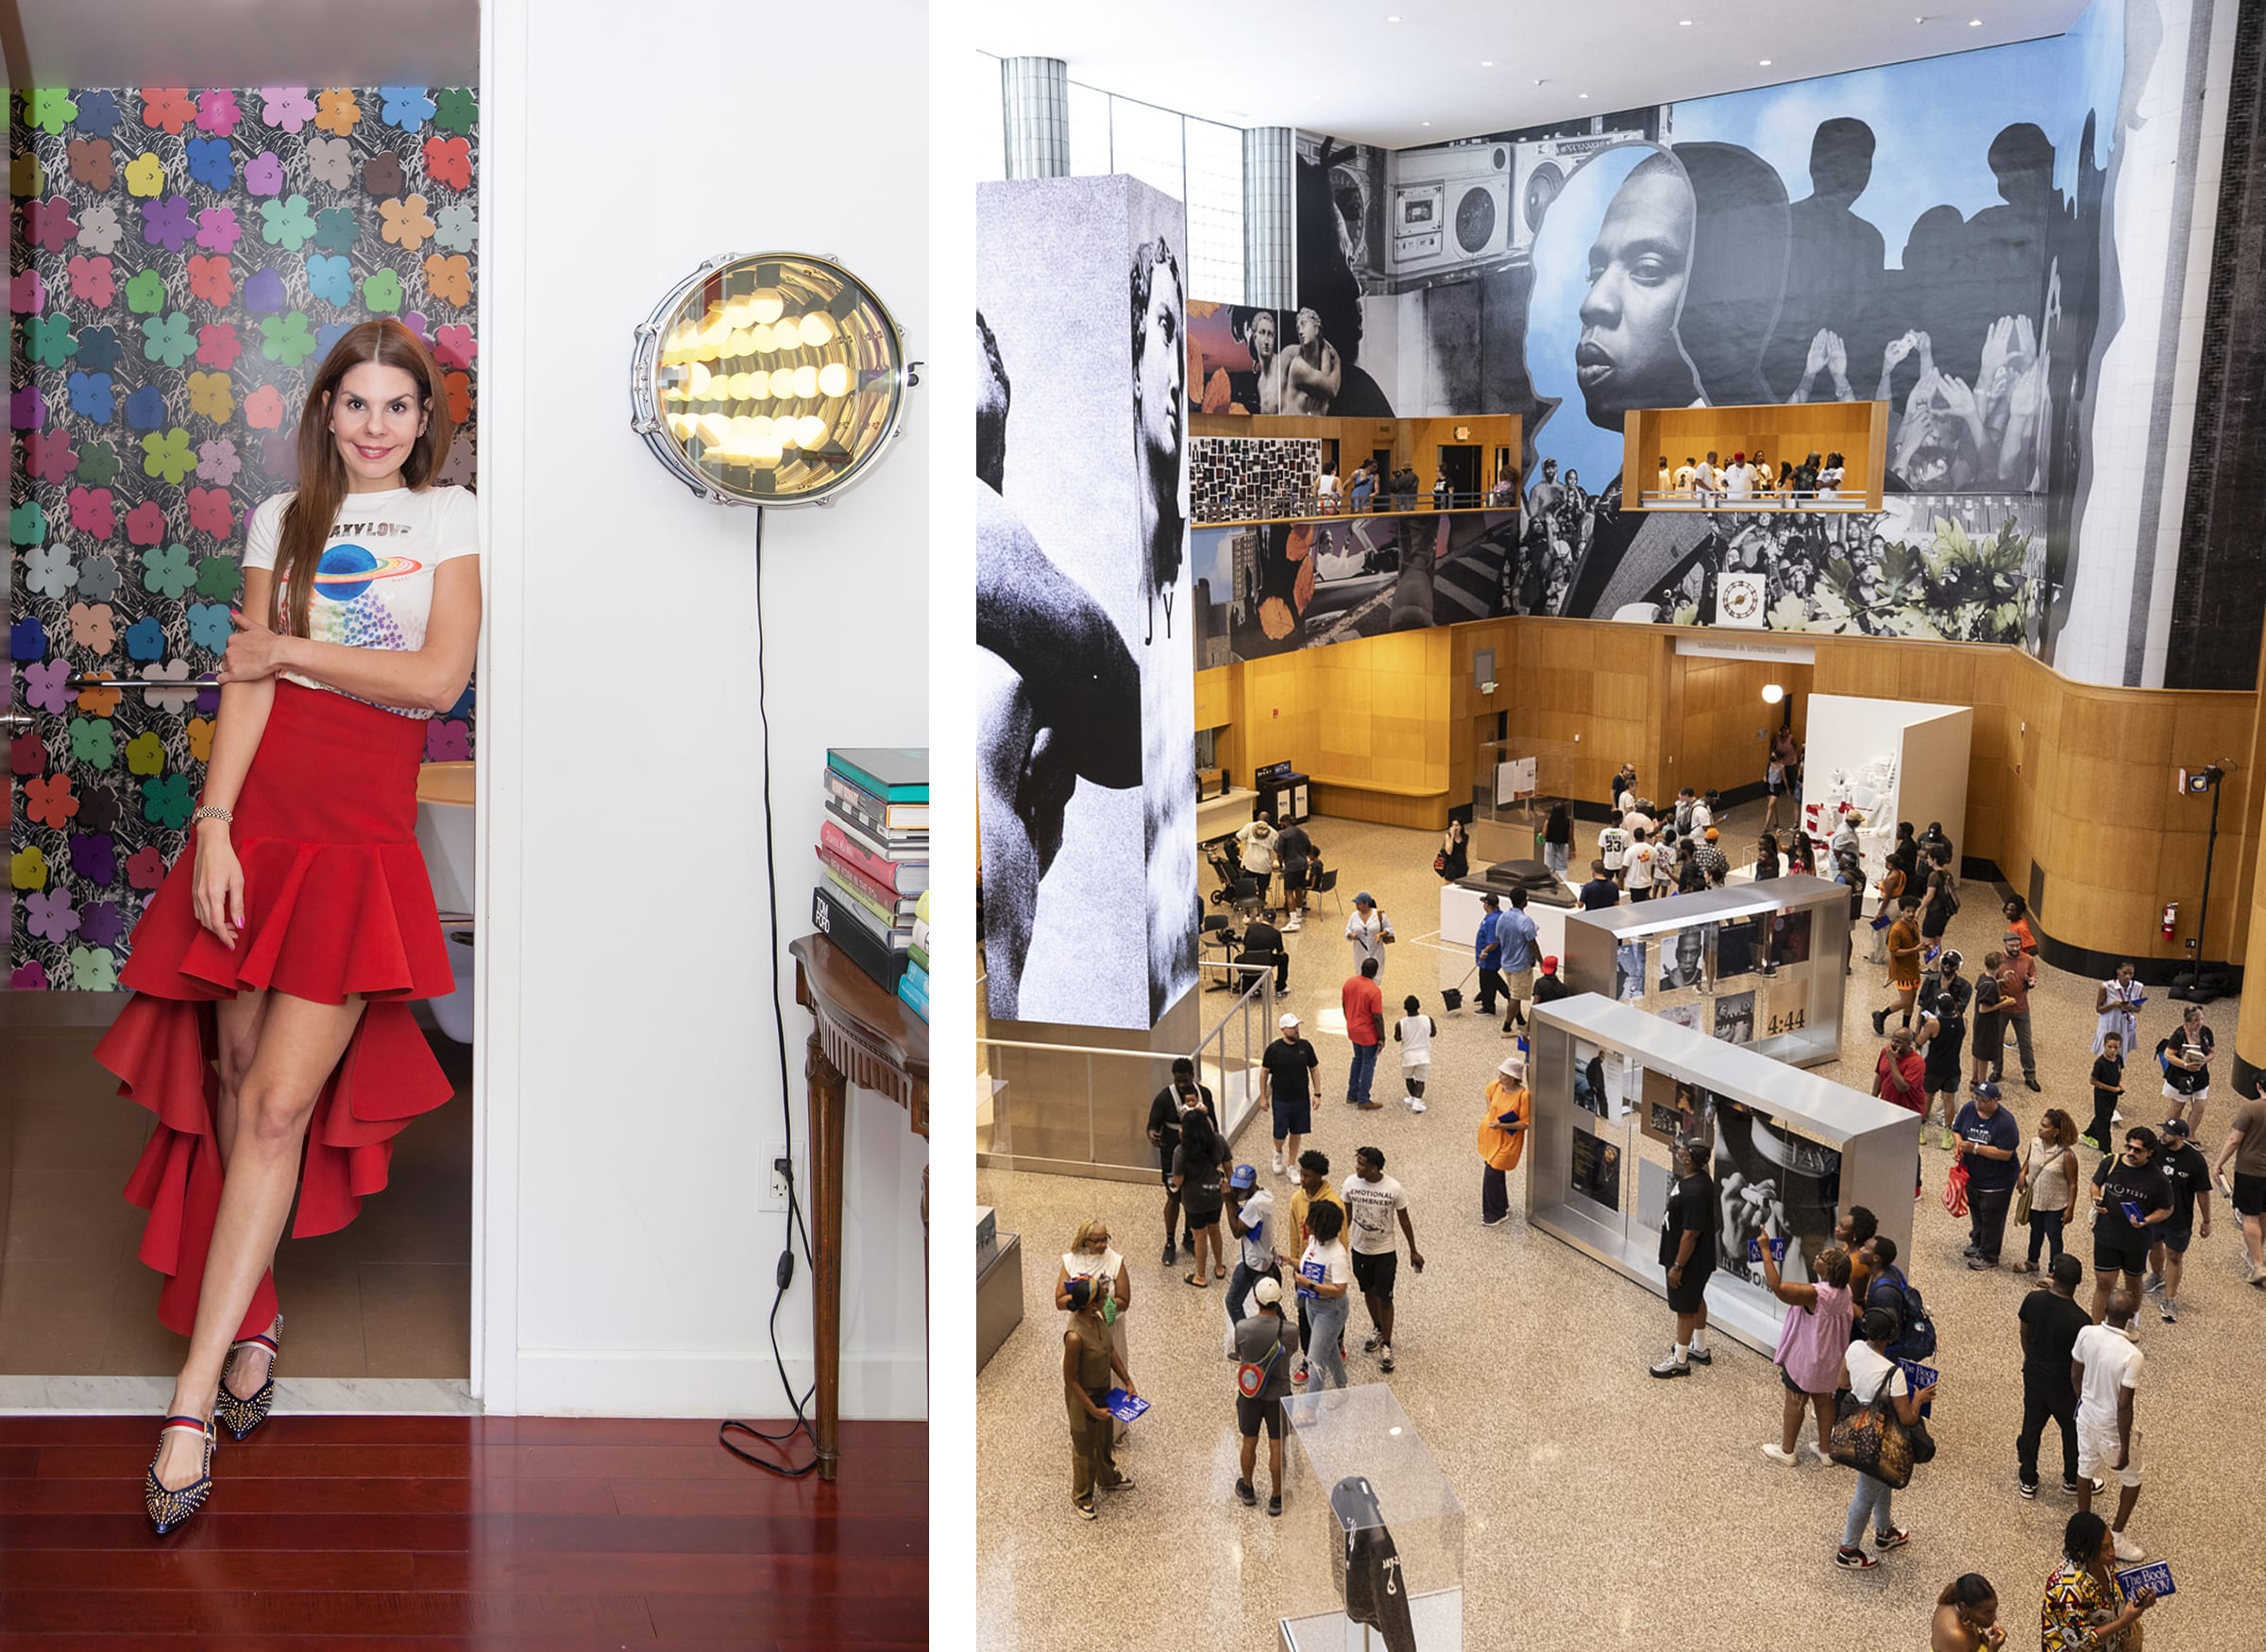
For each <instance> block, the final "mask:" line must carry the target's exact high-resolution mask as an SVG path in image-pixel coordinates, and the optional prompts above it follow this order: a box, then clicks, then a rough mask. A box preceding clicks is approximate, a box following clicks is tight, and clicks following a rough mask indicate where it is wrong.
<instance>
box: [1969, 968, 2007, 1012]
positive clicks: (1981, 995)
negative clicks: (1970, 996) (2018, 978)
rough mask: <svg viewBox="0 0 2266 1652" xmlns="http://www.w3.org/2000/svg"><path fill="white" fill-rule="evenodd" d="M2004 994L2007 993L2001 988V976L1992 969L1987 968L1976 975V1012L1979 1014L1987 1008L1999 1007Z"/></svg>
mask: <svg viewBox="0 0 2266 1652" xmlns="http://www.w3.org/2000/svg"><path fill="white" fill-rule="evenodd" d="M2004 996H2005V994H2004V993H2003V992H2001V991H2000V990H1999V978H1998V976H1997V975H1996V974H1994V973H1993V972H1992V971H1990V970H1988V969H1986V970H1984V971H1983V973H1982V974H1980V975H1978V976H1976V977H1975V1013H1976V1014H1977V1015H1980V1014H1982V1013H1983V1012H1984V1011H1985V1010H1987V1009H1996V1008H1998V1007H1999V1000H2000V999H2002V998H2004Z"/></svg>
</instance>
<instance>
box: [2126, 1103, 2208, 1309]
mask: <svg viewBox="0 0 2266 1652" xmlns="http://www.w3.org/2000/svg"><path fill="white" fill-rule="evenodd" d="M2163 1137H2164V1151H2163V1153H2162V1154H2161V1155H2159V1158H2160V1162H2161V1165H2162V1170H2163V1177H2164V1198H2165V1202H2166V1203H2167V1204H2169V1205H2171V1206H2172V1215H2171V1217H2170V1218H2169V1219H2168V1220H2167V1221H2166V1222H2164V1225H2163V1226H2162V1227H2161V1228H2159V1229H2158V1230H2157V1231H2156V1243H2155V1245H2154V1246H2153V1247H2152V1248H2151V1249H2150V1250H2149V1252H2148V1277H2147V1278H2146V1279H2145V1280H2143V1281H2141V1287H2142V1289H2143V1290H2154V1291H2157V1292H2160V1293H2161V1299H2160V1300H2159V1301H2158V1303H2157V1305H2156V1306H2158V1308H2160V1309H2161V1310H2162V1313H2163V1316H2164V1323H2166V1324H2167V1325H2173V1324H2177V1323H2179V1273H2180V1269H2181V1267H2182V1266H2183V1265H2184V1263H2185V1262H2186V1260H2187V1255H2188V1245H2189V1244H2190V1241H2191V1240H2192V1239H2194V1237H2195V1235H2196V1234H2197V1233H2199V1232H2200V1233H2201V1234H2202V1235H2203V1237H2204V1238H2205V1239H2209V1238H2210V1237H2211V1167H2210V1165H2209V1164H2208V1162H2207V1161H2206V1160H2205V1158H2204V1156H2203V1155H2202V1154H2200V1153H2198V1152H2196V1151H2195V1144H2194V1142H2192V1141H2190V1139H2189V1138H2188V1121H2186V1120H2185V1119H2167V1120H2165V1121H2164V1129H2163ZM2198 1200H2200V1201H2202V1204H2203V1222H2202V1225H2201V1226H2200V1227H2198V1226H2197V1225H2196V1222H2195V1205H2196V1202H2197V1201H2198Z"/></svg>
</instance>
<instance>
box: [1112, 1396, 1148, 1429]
mask: <svg viewBox="0 0 2266 1652" xmlns="http://www.w3.org/2000/svg"><path fill="white" fill-rule="evenodd" d="M1102 1406H1103V1408H1105V1409H1106V1410H1108V1413H1109V1414H1110V1415H1111V1416H1112V1417H1115V1418H1116V1419H1117V1420H1118V1421H1119V1422H1120V1423H1130V1422H1132V1421H1133V1419H1134V1418H1136V1417H1138V1416H1140V1415H1141V1413H1142V1412H1143V1411H1145V1410H1147V1409H1148V1408H1149V1402H1148V1401H1146V1400H1144V1399H1142V1398H1141V1396H1140V1395H1138V1394H1129V1393H1127V1392H1125V1390H1124V1389H1122V1388H1113V1389H1111V1390H1110V1391H1108V1393H1107V1394H1105V1395H1104V1396H1103V1397H1102Z"/></svg>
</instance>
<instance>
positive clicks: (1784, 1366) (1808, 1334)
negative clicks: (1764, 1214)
mask: <svg viewBox="0 0 2266 1652" xmlns="http://www.w3.org/2000/svg"><path fill="white" fill-rule="evenodd" d="M1774 1246H1776V1247H1779V1248H1782V1249H1783V1247H1784V1240H1783V1239H1774V1238H1773V1237H1772V1233H1771V1229H1770V1228H1769V1227H1765V1228H1764V1229H1763V1231H1762V1233H1761V1235H1760V1236H1759V1237H1758V1238H1756V1239H1754V1240H1753V1241H1752V1242H1751V1243H1750V1246H1749V1250H1748V1254H1749V1256H1750V1257H1752V1258H1753V1259H1754V1260H1755V1261H1757V1262H1758V1263H1759V1264H1760V1265H1761V1267H1762V1270H1763V1287H1764V1289H1765V1290H1768V1291H1769V1292H1770V1294H1771V1295H1773V1296H1775V1297H1777V1298H1778V1300H1779V1301H1781V1302H1783V1303H1784V1304H1785V1305H1786V1306H1788V1307H1790V1308H1792V1309H1794V1310H1795V1311H1794V1312H1792V1313H1790V1314H1788V1315H1787V1316H1786V1317H1785V1319H1784V1322H1783V1323H1781V1324H1780V1326H1779V1333H1778V1353H1777V1354H1776V1356H1774V1357H1775V1359H1776V1362H1777V1365H1778V1380H1779V1384H1780V1386H1781V1387H1783V1388H1784V1390H1785V1391H1786V1392H1785V1403H1784V1418H1783V1419H1782V1421H1781V1422H1780V1424H1779V1431H1778V1443H1777V1444H1776V1445H1769V1444H1765V1445H1764V1446H1763V1448H1762V1451H1763V1455H1764V1456H1765V1457H1767V1458H1769V1459H1770V1460H1771V1461H1772V1462H1774V1463H1780V1464H1783V1465H1784V1466H1785V1467H1787V1468H1792V1467H1793V1466H1794V1465H1795V1463H1796V1462H1797V1461H1799V1460H1800V1459H1799V1458H1796V1456H1795V1455H1794V1446H1795V1444H1796V1442H1797V1441H1800V1440H1801V1414H1802V1412H1804V1411H1806V1410H1813V1409H1814V1410H1815V1411H1816V1412H1817V1413H1818V1442H1817V1444H1815V1445H1813V1446H1811V1447H1810V1454H1811V1455H1812V1456H1813V1457H1815V1458H1817V1459H1818V1461H1819V1462H1824V1461H1825V1460H1826V1455H1825V1448H1826V1446H1827V1445H1828V1444H1829V1443H1831V1441H1832V1440H1833V1438H1834V1395H1835V1391H1837V1390H1838V1389H1839V1388H1840V1387H1841V1369H1842V1361H1843V1359H1844V1358H1845V1357H1847V1355H1848V1352H1849V1346H1850V1341H1849V1327H1850V1323H1851V1321H1852V1317H1853V1306H1852V1302H1851V1299H1850V1291H1849V1277H1850V1262H1849V1253H1848V1252H1847V1251H1845V1250H1843V1249H1842V1248H1841V1247H1840V1246H1839V1245H1828V1246H1826V1248H1825V1249H1824V1250H1822V1251H1819V1252H1818V1255H1817V1256H1816V1258H1815V1259H1814V1261H1813V1263H1812V1268H1811V1272H1812V1275H1813V1278H1814V1281H1815V1282H1814V1283H1811V1284H1807V1285H1804V1284H1789V1283H1788V1282H1787V1281H1786V1280H1785V1279H1784V1278H1783V1277H1781V1276H1780V1274H1779V1272H1778V1256H1776V1255H1774V1254H1773V1247H1774ZM1891 1334H1893V1332H1892V1333H1891ZM1884 1518H1886V1517H1885V1516H1884Z"/></svg>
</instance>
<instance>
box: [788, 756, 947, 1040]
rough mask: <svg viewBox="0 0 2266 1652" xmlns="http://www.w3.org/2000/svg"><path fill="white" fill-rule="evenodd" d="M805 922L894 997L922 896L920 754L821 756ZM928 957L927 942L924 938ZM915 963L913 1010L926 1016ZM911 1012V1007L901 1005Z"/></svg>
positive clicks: (924, 809) (924, 847) (924, 798)
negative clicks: (916, 1001)
mask: <svg viewBox="0 0 2266 1652" xmlns="http://www.w3.org/2000/svg"><path fill="white" fill-rule="evenodd" d="M817 847H818V855H819V870H820V876H819V883H818V886H817V887H816V888H815V889H813V890H812V891H811V900H810V908H811V909H810V921H811V924H812V926H813V927H815V928H816V929H817V930H818V931H819V932H820V934H821V935H824V936H827V937H828V938H829V939H831V940H832V941H833V942H834V944H835V945H836V946H837V947H839V948H841V950H842V951H843V952H847V953H848V954H849V955H850V957H851V958H852V959H853V960H854V962H855V963H856V964H857V967H858V968H859V969H863V970H864V971H865V972H866V973H867V974H869V975H871V976H872V977H873V979H874V980H875V981H877V982H879V983H880V985H881V988H882V990H883V991H885V992H890V993H895V992H897V991H898V990H899V987H900V985H901V983H902V982H903V981H904V980H905V969H906V966H907V965H908V964H909V963H910V962H911V960H912V957H913V945H914V922H915V908H916V906H917V905H918V904H919V903H920V901H921V898H922V895H924V894H925V893H926V892H927V889H928V752H927V751H926V750H912V749H909V748H898V747H890V748H874V747H854V748H845V749H841V750H829V751H828V752H827V753H826V816H825V819H824V822H823V823H822V824H821V825H820V828H819V842H818V846H817ZM922 957H923V959H924V960H925V957H926V936H925V934H923V935H922ZM927 986H928V977H927V974H926V971H925V963H924V964H923V972H922V977H921V981H920V991H921V993H922V998H921V1003H920V1005H919V1007H920V1008H921V1009H922V1011H923V1012H925V1010H926V1008H927V996H926V993H927ZM907 1002H908V1003H910V1002H911V1001H910V1000H907Z"/></svg>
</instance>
